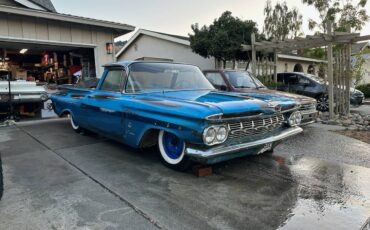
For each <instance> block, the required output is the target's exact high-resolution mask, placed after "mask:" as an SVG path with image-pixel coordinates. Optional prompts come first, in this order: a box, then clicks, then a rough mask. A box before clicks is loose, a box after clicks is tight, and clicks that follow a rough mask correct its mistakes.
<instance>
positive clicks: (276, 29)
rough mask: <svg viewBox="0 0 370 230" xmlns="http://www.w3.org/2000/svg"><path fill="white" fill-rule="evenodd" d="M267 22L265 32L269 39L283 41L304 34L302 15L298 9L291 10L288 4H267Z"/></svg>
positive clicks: (265, 11)
mask: <svg viewBox="0 0 370 230" xmlns="http://www.w3.org/2000/svg"><path fill="white" fill-rule="evenodd" d="M264 15H265V21H264V27H263V31H264V33H265V35H266V37H267V38H273V39H277V40H280V41H283V40H285V39H287V38H293V37H297V36H299V35H301V34H302V32H301V28H302V15H301V14H300V13H299V12H298V9H297V8H293V9H291V10H290V9H289V8H288V6H287V3H286V2H283V3H279V2H278V3H276V5H275V6H274V7H272V5H271V1H270V0H268V1H267V2H266V6H265V9H264Z"/></svg>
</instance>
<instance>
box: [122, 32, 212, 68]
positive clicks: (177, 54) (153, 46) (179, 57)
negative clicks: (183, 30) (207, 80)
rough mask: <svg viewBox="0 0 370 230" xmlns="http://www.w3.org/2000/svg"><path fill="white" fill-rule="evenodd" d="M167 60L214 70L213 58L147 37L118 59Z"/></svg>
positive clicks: (135, 43) (144, 36) (135, 42)
mask: <svg viewBox="0 0 370 230" xmlns="http://www.w3.org/2000/svg"><path fill="white" fill-rule="evenodd" d="M143 57H146V58H159V59H169V60H173V61H174V62H181V63H188V64H193V65H196V66H198V67H200V68H201V69H214V68H215V61H214V59H213V58H210V59H206V58H203V57H201V56H199V55H197V54H195V53H193V52H192V50H191V48H190V47H189V46H186V45H182V44H178V43H174V42H171V41H166V40H162V39H159V38H155V37H151V36H148V35H141V36H140V37H138V38H137V39H136V40H135V41H134V42H133V44H132V45H131V46H130V47H128V48H127V49H126V50H125V52H124V53H122V55H120V57H119V58H118V60H119V61H123V60H136V59H140V58H143Z"/></svg>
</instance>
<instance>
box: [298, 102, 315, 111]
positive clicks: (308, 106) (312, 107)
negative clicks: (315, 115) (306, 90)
mask: <svg viewBox="0 0 370 230" xmlns="http://www.w3.org/2000/svg"><path fill="white" fill-rule="evenodd" d="M299 110H300V111H308V110H316V103H310V104H304V105H301V107H300V108H299Z"/></svg>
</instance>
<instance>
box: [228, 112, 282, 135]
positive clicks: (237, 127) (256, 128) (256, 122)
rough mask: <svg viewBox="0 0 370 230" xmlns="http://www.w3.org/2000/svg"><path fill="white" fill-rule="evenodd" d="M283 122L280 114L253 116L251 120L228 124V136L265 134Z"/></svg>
mask: <svg viewBox="0 0 370 230" xmlns="http://www.w3.org/2000/svg"><path fill="white" fill-rule="evenodd" d="M283 122H284V116H283V115H282V114H278V115H273V116H268V117H263V118H255V119H252V120H247V121H242V122H235V123H230V124H229V130H230V132H229V138H242V137H248V136H253V135H259V134H265V133H268V132H271V131H273V130H275V129H278V128H280V127H281V125H282V124H283Z"/></svg>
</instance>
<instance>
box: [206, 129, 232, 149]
mask: <svg viewBox="0 0 370 230" xmlns="http://www.w3.org/2000/svg"><path fill="white" fill-rule="evenodd" d="M228 133H229V131H228V128H227V126H225V125H213V126H210V127H208V128H206V129H205V130H204V132H203V141H204V144H206V145H208V146H212V145H216V144H222V143H224V142H225V141H226V139H227V136H228Z"/></svg>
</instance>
